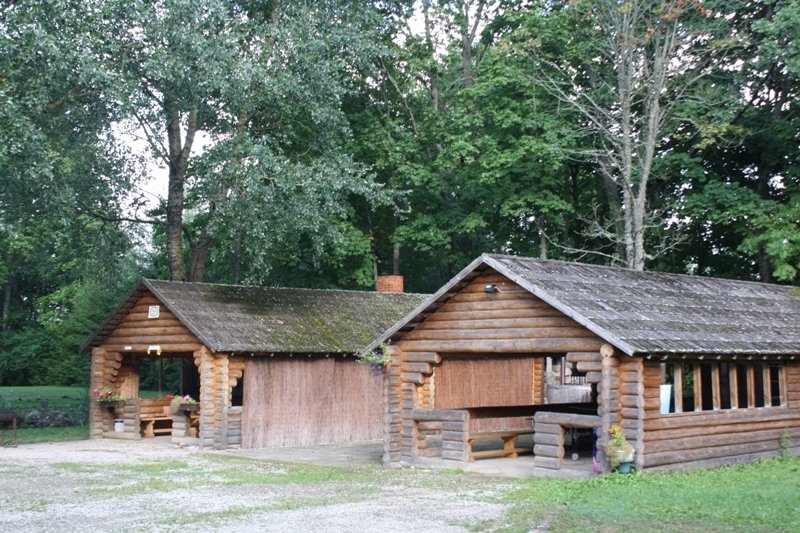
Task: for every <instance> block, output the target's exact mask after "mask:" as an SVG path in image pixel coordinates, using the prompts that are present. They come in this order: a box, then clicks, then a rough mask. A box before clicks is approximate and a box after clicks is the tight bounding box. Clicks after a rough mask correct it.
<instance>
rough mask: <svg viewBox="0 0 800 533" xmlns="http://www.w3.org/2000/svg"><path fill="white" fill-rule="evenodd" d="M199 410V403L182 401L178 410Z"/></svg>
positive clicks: (194, 411) (190, 411)
mask: <svg viewBox="0 0 800 533" xmlns="http://www.w3.org/2000/svg"><path fill="white" fill-rule="evenodd" d="M199 410H200V404H199V403H182V404H180V405H179V406H178V411H183V412H185V413H196V412H197V411H199Z"/></svg>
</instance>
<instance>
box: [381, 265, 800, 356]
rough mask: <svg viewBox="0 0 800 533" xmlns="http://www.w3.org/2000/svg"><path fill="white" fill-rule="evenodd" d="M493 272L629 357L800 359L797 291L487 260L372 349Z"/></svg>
mask: <svg viewBox="0 0 800 533" xmlns="http://www.w3.org/2000/svg"><path fill="white" fill-rule="evenodd" d="M487 269H494V270H496V271H497V272H499V273H500V274H503V275H504V276H506V277H508V278H510V279H511V280H512V281H514V282H515V283H517V284H518V285H520V286H522V287H524V288H525V289H527V290H528V291H530V292H531V293H533V294H534V295H536V296H537V297H538V298H540V299H542V300H544V301H545V302H547V303H548V304H550V305H552V306H553V307H554V308H556V309H558V310H559V311H561V312H562V313H564V314H565V315H567V316H569V317H570V318H572V319H573V320H575V321H577V322H578V323H579V324H581V325H583V326H585V327H586V328H587V329H589V330H590V331H592V332H594V333H595V334H597V335H598V336H599V337H601V338H603V339H604V340H606V341H607V342H608V343H610V344H612V345H613V346H615V347H616V348H618V349H619V350H621V351H622V352H624V353H626V354H628V355H635V354H638V355H643V354H670V353H672V354H723V355H730V354H743V355H759V354H760V355H795V354H800V297H799V296H798V289H797V288H796V287H787V286H781V285H772V284H767V283H756V282H750V281H736V280H728V279H718V278H707V277H701V276H687V275H680V274H668V273H659V272H637V271H634V270H629V269H625V268H615V267H605V266H596V265H587V264H581V263H568V262H563V261H552V260H542V259H531V258H525V257H513V256H508V255H494V254H484V255H482V256H481V257H479V258H478V259H476V260H475V261H473V262H472V264H470V265H469V266H467V267H466V268H465V269H464V270H462V271H461V273H459V274H458V275H457V276H456V277H455V278H453V279H452V280H451V281H450V282H449V283H447V284H446V285H445V286H444V287H442V289H440V290H439V291H438V292H437V293H436V294H434V295H432V296H431V297H430V298H428V300H427V301H425V302H424V303H423V304H421V305H420V306H419V307H418V308H417V309H415V310H414V311H412V312H411V313H410V314H409V315H407V316H406V317H405V318H403V319H402V320H401V321H399V322H398V323H397V324H395V325H394V326H393V327H392V328H390V329H389V330H388V331H386V332H385V333H384V335H383V336H382V337H380V338H379V339H378V340H376V341H375V342H373V343H372V344H371V345H370V347H369V348H374V347H376V346H377V345H378V344H379V343H380V342H383V341H385V340H386V339H389V338H391V339H392V340H399V339H400V338H402V335H403V333H405V332H407V331H409V330H411V329H413V328H414V326H415V325H416V324H419V323H420V322H422V321H424V320H425V318H426V317H427V316H429V315H430V314H432V313H433V312H434V311H435V310H436V309H437V308H438V307H439V306H441V305H442V304H444V303H446V302H447V301H448V300H449V299H450V298H451V297H452V296H453V295H455V294H456V293H457V292H458V291H459V290H461V288H463V287H465V286H466V285H467V284H468V283H469V282H470V281H471V280H473V279H475V278H476V277H478V276H479V275H480V274H481V273H482V272H484V271H485V270H487Z"/></svg>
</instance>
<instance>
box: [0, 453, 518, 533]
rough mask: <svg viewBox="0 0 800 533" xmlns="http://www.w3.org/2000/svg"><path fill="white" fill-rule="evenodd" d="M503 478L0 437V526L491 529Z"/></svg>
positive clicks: (500, 511) (506, 484) (499, 517)
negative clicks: (15, 443) (11, 444)
mask: <svg viewBox="0 0 800 533" xmlns="http://www.w3.org/2000/svg"><path fill="white" fill-rule="evenodd" d="M513 483H514V481H513V480H509V479H503V478H496V477H491V476H485V475H477V474H465V473H458V472H426V471H420V470H417V471H412V470H401V471H397V470H388V469H384V468H381V467H378V466H373V465H363V464H354V465H344V466H335V467H331V466H315V465H305V464H299V463H289V462H280V461H276V460H272V459H261V458H252V457H245V456H244V455H237V454H236V453H231V452H210V451H204V450H200V449H197V448H194V447H183V448H181V447H176V446H174V445H172V444H171V443H169V442H168V440H165V439H147V440H145V441H141V442H127V441H113V440H90V441H75V442H64V443H46V444H30V445H23V446H20V447H19V448H0V531H13V532H15V533H24V532H47V531H54V532H69V531H82V532H83V531H92V532H98V533H99V532H104V531H131V532H132V531H186V530H191V531H195V532H205V531H231V532H250V531H252V532H256V531H265V532H295V531H315V532H316V531H319V532H332V533H335V532H373V531H381V532H387V533H391V532H414V531H426V532H430V531H437V532H463V531H475V530H487V529H488V530H492V529H495V526H497V525H500V524H502V523H503V522H504V520H505V515H506V513H507V511H508V507H507V506H506V505H505V504H503V503H500V502H499V501H498V495H499V494H501V493H503V492H504V491H506V490H508V489H509V488H510V486H513Z"/></svg>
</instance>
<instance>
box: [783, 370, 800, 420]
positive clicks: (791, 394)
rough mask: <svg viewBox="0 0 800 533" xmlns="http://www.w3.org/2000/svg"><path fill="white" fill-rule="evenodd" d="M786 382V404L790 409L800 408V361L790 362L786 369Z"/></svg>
mask: <svg viewBox="0 0 800 533" xmlns="http://www.w3.org/2000/svg"><path fill="white" fill-rule="evenodd" d="M784 376H785V378H786V379H785V383H786V405H787V407H789V409H800V363H790V364H788V365H787V366H786V368H785V369H784Z"/></svg>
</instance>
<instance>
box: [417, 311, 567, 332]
mask: <svg viewBox="0 0 800 533" xmlns="http://www.w3.org/2000/svg"><path fill="white" fill-rule="evenodd" d="M564 327H581V325H580V324H578V323H577V322H575V321H574V320H572V319H571V318H567V317H560V316H551V317H532V318H507V319H493V318H484V317H483V315H482V314H481V313H475V316H474V318H473V319H470V320H435V321H426V322H423V323H422V324H419V325H418V326H416V328H414V331H421V330H438V329H447V330H454V331H455V330H475V329H525V328H564ZM412 333H413V332H412Z"/></svg>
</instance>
